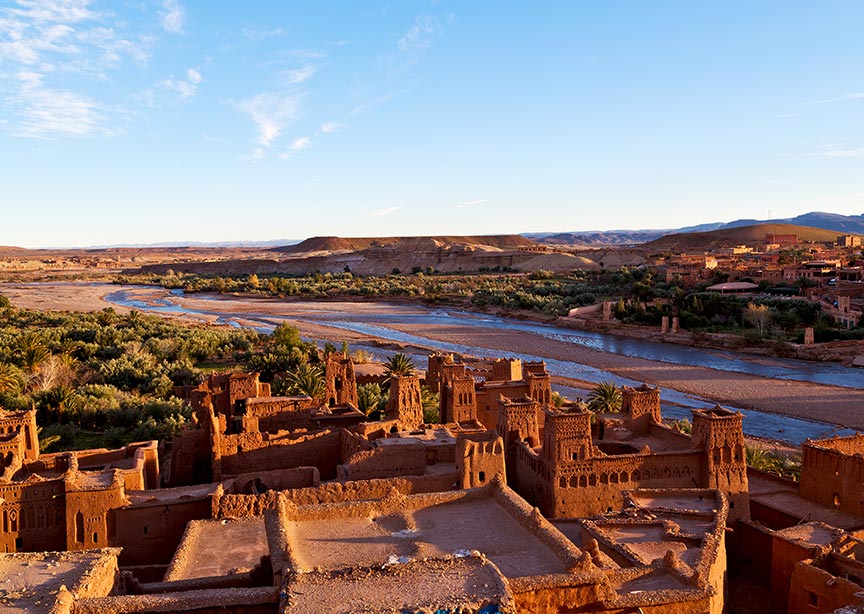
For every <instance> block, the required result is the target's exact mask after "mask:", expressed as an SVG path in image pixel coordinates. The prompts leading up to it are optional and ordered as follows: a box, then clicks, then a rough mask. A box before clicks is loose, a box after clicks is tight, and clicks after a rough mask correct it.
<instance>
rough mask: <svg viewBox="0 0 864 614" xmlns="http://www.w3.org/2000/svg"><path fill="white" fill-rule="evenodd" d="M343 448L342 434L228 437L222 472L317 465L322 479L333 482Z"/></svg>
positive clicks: (254, 434)
mask: <svg viewBox="0 0 864 614" xmlns="http://www.w3.org/2000/svg"><path fill="white" fill-rule="evenodd" d="M341 449H342V440H341V437H340V434H339V431H330V430H328V431H320V432H316V433H311V434H302V435H297V436H290V437H289V436H282V437H275V438H272V439H271V438H268V437H264V436H262V435H261V434H258V433H253V434H240V435H226V436H224V437H223V438H222V442H221V451H222V460H221V463H222V472H223V473H224V474H226V475H229V474H230V475H237V474H240V473H250V472H255V471H271V470H274V469H290V468H294V467H308V466H314V467H317V468H318V471H320V472H321V479H322V480H332V479H333V478H335V477H336V466H337V465H338V464H339V462H340V460H341V458H340V457H341Z"/></svg>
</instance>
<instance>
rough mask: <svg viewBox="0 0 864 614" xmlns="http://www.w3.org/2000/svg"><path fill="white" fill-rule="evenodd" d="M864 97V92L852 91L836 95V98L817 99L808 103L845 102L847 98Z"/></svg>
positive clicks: (856, 98) (858, 98)
mask: <svg viewBox="0 0 864 614" xmlns="http://www.w3.org/2000/svg"><path fill="white" fill-rule="evenodd" d="M861 99H864V92H851V93H849V94H843V95H842V96H835V97H834V98H825V99H824V100H816V101H814V102H809V103H807V104H808V105H816V104H832V103H834V102H845V101H847V100H861Z"/></svg>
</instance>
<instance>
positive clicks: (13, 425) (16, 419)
mask: <svg viewBox="0 0 864 614" xmlns="http://www.w3.org/2000/svg"><path fill="white" fill-rule="evenodd" d="M15 433H21V435H22V438H23V442H22V444H23V450H24V452H23V453H24V456H23V458H22V461H24V460H28V461H29V460H36V459H37V458H39V436H38V429H37V428H36V410H35V409H31V410H28V411H6V410H3V409H0V437H2V436H4V435H12V434H15Z"/></svg>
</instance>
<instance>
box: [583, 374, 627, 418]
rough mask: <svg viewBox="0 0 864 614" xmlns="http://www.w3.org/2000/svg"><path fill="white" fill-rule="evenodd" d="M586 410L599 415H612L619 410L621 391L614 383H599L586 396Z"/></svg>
mask: <svg viewBox="0 0 864 614" xmlns="http://www.w3.org/2000/svg"><path fill="white" fill-rule="evenodd" d="M588 409H590V410H591V411H596V412H601V413H614V412H616V411H618V410H619V409H621V389H620V388H619V387H618V386H617V385H616V384H615V382H611V381H606V382H600V383H599V384H597V385H596V386H595V387H594V390H592V391H591V394H589V395H588Z"/></svg>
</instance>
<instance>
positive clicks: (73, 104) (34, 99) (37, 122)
mask: <svg viewBox="0 0 864 614" xmlns="http://www.w3.org/2000/svg"><path fill="white" fill-rule="evenodd" d="M17 99H18V102H19V107H20V108H19V112H18V115H19V117H20V121H19V124H18V132H16V135H17V136H24V137H29V138H39V139H46V138H52V137H56V136H64V135H65V136H85V135H89V134H97V133H101V134H105V135H109V134H111V130H109V129H108V128H106V127H105V126H104V124H105V116H104V110H103V109H101V108H100V105H99V104H98V103H96V102H95V101H93V100H90V99H88V98H85V97H84V96H80V95H78V94H76V93H75V92H70V91H66V90H57V89H50V88H47V87H44V86H43V85H42V82H41V76H40V75H38V74H35V73H31V74H29V75H23V79H22V85H21V89H20V90H19V92H18V94H17Z"/></svg>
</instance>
